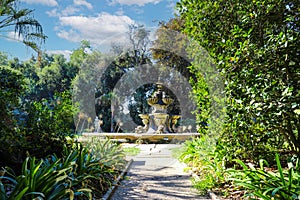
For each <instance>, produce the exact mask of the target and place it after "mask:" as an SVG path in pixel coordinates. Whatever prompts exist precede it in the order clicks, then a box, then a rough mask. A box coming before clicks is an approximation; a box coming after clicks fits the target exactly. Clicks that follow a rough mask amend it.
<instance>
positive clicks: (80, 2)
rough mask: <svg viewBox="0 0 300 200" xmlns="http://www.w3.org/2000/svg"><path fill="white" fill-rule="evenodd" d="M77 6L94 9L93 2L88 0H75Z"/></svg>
mask: <svg viewBox="0 0 300 200" xmlns="http://www.w3.org/2000/svg"><path fill="white" fill-rule="evenodd" d="M73 2H74V4H75V5H76V6H85V7H87V8H88V9H93V6H92V4H90V3H88V2H87V1H86V0H73Z"/></svg>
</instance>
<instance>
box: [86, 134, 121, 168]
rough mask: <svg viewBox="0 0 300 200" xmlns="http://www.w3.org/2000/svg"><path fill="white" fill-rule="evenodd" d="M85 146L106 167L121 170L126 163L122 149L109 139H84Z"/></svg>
mask: <svg viewBox="0 0 300 200" xmlns="http://www.w3.org/2000/svg"><path fill="white" fill-rule="evenodd" d="M85 146H86V148H87V149H89V150H90V152H91V154H92V155H93V156H94V157H95V158H98V159H99V161H100V162H101V163H103V164H104V165H106V166H108V167H111V168H114V169H119V170H121V169H123V167H124V166H125V164H126V161H125V154H124V151H123V149H122V148H121V146H120V145H118V144H117V143H116V142H113V141H111V140H110V139H105V140H103V139H101V138H99V137H92V138H91V139H88V140H87V141H86V143H85Z"/></svg>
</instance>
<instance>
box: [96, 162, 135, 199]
mask: <svg viewBox="0 0 300 200" xmlns="http://www.w3.org/2000/svg"><path fill="white" fill-rule="evenodd" d="M132 162H133V159H130V160H129V161H128V163H127V165H126V166H125V168H124V169H123V171H122V173H121V174H120V175H119V176H118V178H117V179H116V180H115V181H114V182H113V184H112V187H111V188H110V189H109V190H108V191H107V192H106V193H105V195H104V196H103V197H102V198H101V199H102V200H109V199H110V198H111V196H112V195H113V194H114V192H115V190H116V189H117V185H118V184H119V182H120V181H121V180H122V179H123V178H124V176H125V175H126V174H127V172H128V170H129V168H130V166H131V164H132Z"/></svg>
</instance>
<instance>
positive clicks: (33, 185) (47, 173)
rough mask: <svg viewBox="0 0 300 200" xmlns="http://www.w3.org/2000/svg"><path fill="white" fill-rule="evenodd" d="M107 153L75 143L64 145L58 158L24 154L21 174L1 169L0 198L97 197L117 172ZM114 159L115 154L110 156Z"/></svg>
mask: <svg viewBox="0 0 300 200" xmlns="http://www.w3.org/2000/svg"><path fill="white" fill-rule="evenodd" d="M109 149H113V148H112V147H110V148H109ZM109 155H112V154H108V153H106V159H105V160H104V159H102V158H99V157H97V156H95V155H93V154H91V153H90V151H89V150H88V149H87V148H86V147H84V146H83V145H82V144H80V143H74V144H73V146H72V147H71V148H70V147H65V148H64V150H63V152H62V157H61V158H59V157H57V156H56V155H52V156H50V157H48V158H47V159H40V160H37V159H36V158H35V157H27V158H26V160H25V161H24V163H23V167H22V171H21V174H20V175H18V176H16V175H14V172H13V171H11V170H5V171H2V174H1V176H0V196H1V199H3V200H6V199H7V200H12V199H13V200H15V199H24V200H26V199H49V200H50V199H92V198H100V197H102V196H103V194H104V193H105V192H106V191H107V190H108V189H109V188H110V186H111V184H112V182H113V181H114V180H115V179H116V176H117V175H118V173H119V172H118V171H117V170H116V169H114V167H113V166H109V164H108V163H109V162H110V161H109V158H108V156H109ZM115 158H116V155H114V157H111V159H115ZM102 161H105V163H104V162H102ZM113 162H116V161H113Z"/></svg>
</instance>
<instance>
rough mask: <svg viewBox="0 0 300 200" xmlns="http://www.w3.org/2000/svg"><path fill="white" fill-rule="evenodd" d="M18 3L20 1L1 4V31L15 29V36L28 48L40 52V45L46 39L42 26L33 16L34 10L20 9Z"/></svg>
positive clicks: (4, 1)
mask: <svg viewBox="0 0 300 200" xmlns="http://www.w3.org/2000/svg"><path fill="white" fill-rule="evenodd" d="M18 3H19V1H18V0H2V1H1V2H0V30H1V31H3V32H8V31H12V29H11V28H13V31H14V32H15V34H17V36H18V38H21V40H22V42H23V43H24V44H25V45H26V46H28V47H30V48H32V49H33V50H35V51H37V52H38V51H39V45H40V43H41V42H43V41H44V40H45V39H46V36H45V35H44V33H43V29H42V26H41V24H40V23H39V22H38V21H37V20H36V19H34V17H33V16H32V14H33V10H30V9H18ZM1 36H2V37H7V36H4V35H0V37H1ZM37 42H38V43H37Z"/></svg>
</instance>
